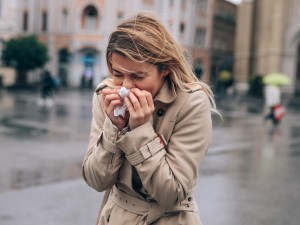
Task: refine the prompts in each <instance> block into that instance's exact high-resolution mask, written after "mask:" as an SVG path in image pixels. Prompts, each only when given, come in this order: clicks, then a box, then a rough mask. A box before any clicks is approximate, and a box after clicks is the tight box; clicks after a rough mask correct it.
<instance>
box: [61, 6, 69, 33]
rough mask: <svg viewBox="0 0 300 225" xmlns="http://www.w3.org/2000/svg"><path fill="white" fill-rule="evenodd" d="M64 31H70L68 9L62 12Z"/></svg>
mask: <svg viewBox="0 0 300 225" xmlns="http://www.w3.org/2000/svg"><path fill="white" fill-rule="evenodd" d="M61 28H62V31H67V30H68V11H67V10H66V9H63V10H62V27H61Z"/></svg>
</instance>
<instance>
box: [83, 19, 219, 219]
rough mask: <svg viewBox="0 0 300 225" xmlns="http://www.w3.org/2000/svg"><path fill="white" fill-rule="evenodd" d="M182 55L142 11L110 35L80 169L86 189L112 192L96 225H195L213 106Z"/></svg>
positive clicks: (173, 42) (208, 89) (210, 93)
mask: <svg viewBox="0 0 300 225" xmlns="http://www.w3.org/2000/svg"><path fill="white" fill-rule="evenodd" d="M185 54H186V53H185V52H184V50H183V48H182V47H181V46H180V45H179V44H178V42H177V41H176V40H175V39H174V37H172V36H171V34H170V33H169V32H168V31H167V29H166V28H165V27H164V26H163V25H162V23H161V22H159V21H158V20H157V19H156V18H155V17H153V16H150V15H148V14H145V13H139V14H137V15H136V16H135V17H133V18H131V19H128V20H126V21H125V22H123V23H121V24H120V25H119V26H118V27H117V28H116V30H115V31H113V33H112V34H111V36H110V38H109V43H108V47H107V51H106V57H107V64H108V68H109V71H110V73H111V75H112V78H111V79H107V80H105V81H103V82H102V83H101V84H100V85H99V86H98V87H97V89H96V91H95V94H94V97H93V119H92V127H91V133H90V139H89V145H88V151H87V153H86V155H85V157H84V162H83V168H82V172H83V177H84V179H85V181H86V182H87V184H88V185H89V186H91V187H92V188H94V189H96V190H97V191H105V190H109V189H110V188H112V189H113V190H112V193H113V194H112V195H111V197H110V198H109V200H108V202H107V203H106V205H105V206H104V208H103V210H102V212H101V214H100V218H99V221H98V223H97V224H98V225H104V224H118V225H125V224H128V225H135V224H154V223H155V224H157V225H163V224H179V223H182V224H193V225H200V224H201V221H200V217H199V215H198V208H197V203H196V201H195V197H194V190H195V185H196V179H197V176H198V171H199V168H200V165H201V163H202V161H203V159H204V156H205V154H206V152H207V150H208V147H209V145H210V143H211V138H212V136H211V135H212V121H211V110H214V109H215V104H214V100H213V96H212V92H211V89H210V88H209V86H208V85H206V84H205V83H203V82H200V81H199V80H198V79H197V77H196V75H195V74H194V73H193V70H192V67H191V65H190V64H189V63H188V60H187V59H186V58H185ZM121 87H122V88H121ZM120 90H121V92H122V94H121V93H120V94H119V91H120ZM128 92H129V93H128ZM123 94H124V95H123ZM121 96H122V97H124V98H125V99H124V100H123V99H122V97H121ZM126 96H127V97H126ZM124 103H125V105H126V107H127V111H125V115H124V116H116V115H115V114H114V113H115V112H114V111H115V110H114V109H115V107H116V106H121V105H123V104H124ZM106 193H108V192H106Z"/></svg>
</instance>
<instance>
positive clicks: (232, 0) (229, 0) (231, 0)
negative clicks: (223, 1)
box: [227, 0, 241, 4]
mask: <svg viewBox="0 0 300 225" xmlns="http://www.w3.org/2000/svg"><path fill="white" fill-rule="evenodd" d="M227 1H228V2H233V3H235V4H238V3H240V2H241V0H227Z"/></svg>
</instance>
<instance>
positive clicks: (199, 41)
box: [194, 28, 205, 47]
mask: <svg viewBox="0 0 300 225" xmlns="http://www.w3.org/2000/svg"><path fill="white" fill-rule="evenodd" d="M204 43H205V29H203V28H197V30H196V34H195V40H194V44H195V45H196V46H198V47H204Z"/></svg>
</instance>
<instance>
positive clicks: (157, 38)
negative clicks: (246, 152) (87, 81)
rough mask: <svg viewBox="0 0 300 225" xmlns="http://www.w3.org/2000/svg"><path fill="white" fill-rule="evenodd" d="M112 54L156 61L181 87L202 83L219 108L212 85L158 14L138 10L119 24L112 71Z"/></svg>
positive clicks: (112, 47)
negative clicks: (203, 78)
mask: <svg viewBox="0 0 300 225" xmlns="http://www.w3.org/2000/svg"><path fill="white" fill-rule="evenodd" d="M112 53H119V54H121V55H123V56H125V57H127V58H129V59H131V60H133V61H136V62H147V63H150V64H154V65H156V66H157V67H158V69H159V70H160V71H162V70H167V71H169V74H168V76H169V78H170V80H171V81H172V82H173V83H174V85H175V87H177V88H179V89H181V90H184V91H190V90H192V89H193V88H195V86H196V85H200V86H201V88H202V90H203V91H204V92H205V93H206V94H207V95H208V97H209V99H210V102H211V105H212V110H213V111H215V109H216V106H215V102H214V99H213V92H212V90H211V88H210V87H209V86H208V85H207V84H206V83H204V82H202V81H199V80H198V78H197V77H196V75H195V73H194V71H193V68H192V65H191V63H189V61H188V59H187V52H186V51H185V49H184V48H183V46H181V45H180V44H179V43H178V42H177V41H176V40H175V38H174V37H173V36H172V35H171V33H170V32H169V31H168V29H167V28H166V27H165V26H164V25H163V24H162V23H161V22H160V21H159V20H158V19H157V18H156V17H155V16H153V15H151V14H149V13H145V12H141V13H138V14H137V15H135V16H134V17H132V18H130V19H127V20H125V21H124V22H122V23H121V24H119V25H118V26H117V29H116V30H115V31H114V32H112V34H111V35H110V37H109V42H108V46H107V50H106V60H107V65H108V68H109V71H110V73H112V64H111V57H112Z"/></svg>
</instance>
